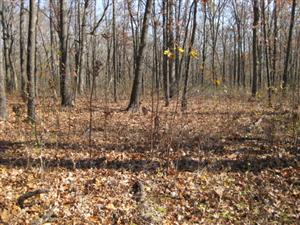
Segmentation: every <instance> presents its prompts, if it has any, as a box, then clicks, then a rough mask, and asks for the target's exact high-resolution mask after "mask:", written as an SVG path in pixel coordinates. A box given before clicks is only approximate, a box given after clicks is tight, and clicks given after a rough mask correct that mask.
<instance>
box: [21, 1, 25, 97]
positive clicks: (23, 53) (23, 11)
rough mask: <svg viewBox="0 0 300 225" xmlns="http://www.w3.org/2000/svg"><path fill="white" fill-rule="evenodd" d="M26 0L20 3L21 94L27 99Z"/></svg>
mask: <svg viewBox="0 0 300 225" xmlns="http://www.w3.org/2000/svg"><path fill="white" fill-rule="evenodd" d="M24 14H25V8H24V0H21V3H20V77H21V96H22V98H23V100H24V101H25V100H26V72H25V71H26V66H25V53H26V52H25V40H24V19H25V17H24Z"/></svg>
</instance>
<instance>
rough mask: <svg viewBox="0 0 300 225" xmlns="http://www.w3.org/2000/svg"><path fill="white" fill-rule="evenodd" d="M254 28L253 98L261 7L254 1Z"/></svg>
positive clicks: (253, 94) (255, 86)
mask: <svg viewBox="0 0 300 225" xmlns="http://www.w3.org/2000/svg"><path fill="white" fill-rule="evenodd" d="M253 13H254V18H253V27H252V34H253V37H252V42H253V43H252V54H253V77H252V97H255V96H256V92H257V27H258V22H259V5H258V0H253Z"/></svg>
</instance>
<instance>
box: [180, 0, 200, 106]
mask: <svg viewBox="0 0 300 225" xmlns="http://www.w3.org/2000/svg"><path fill="white" fill-rule="evenodd" d="M197 3H198V2H197V0H194V3H193V4H194V19H193V28H192V36H191V40H190V43H189V48H188V53H189V54H188V56H187V61H186V68H185V78H184V87H183V92H182V99H181V109H182V110H186V109H187V96H186V95H187V86H188V79H189V69H190V61H191V52H192V50H193V45H194V41H195V36H196V28H197V5H198V4H197Z"/></svg>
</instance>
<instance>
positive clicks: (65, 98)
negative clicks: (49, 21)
mask: <svg viewBox="0 0 300 225" xmlns="http://www.w3.org/2000/svg"><path fill="white" fill-rule="evenodd" d="M59 25H60V27H59V42H60V54H59V56H60V57H59V68H60V94H61V105H62V106H72V105H73V100H72V95H71V86H70V85H71V84H70V81H71V78H70V71H69V61H68V60H69V58H68V38H67V9H66V0H61V1H59Z"/></svg>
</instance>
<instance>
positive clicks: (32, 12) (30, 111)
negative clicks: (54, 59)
mask: <svg viewBox="0 0 300 225" xmlns="http://www.w3.org/2000/svg"><path fill="white" fill-rule="evenodd" d="M35 28H36V3H35V0H30V3H29V26H28V40H27V69H26V73H27V81H28V82H27V116H28V119H29V120H30V121H35V88H34V62H35V32H36V29H35Z"/></svg>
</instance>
